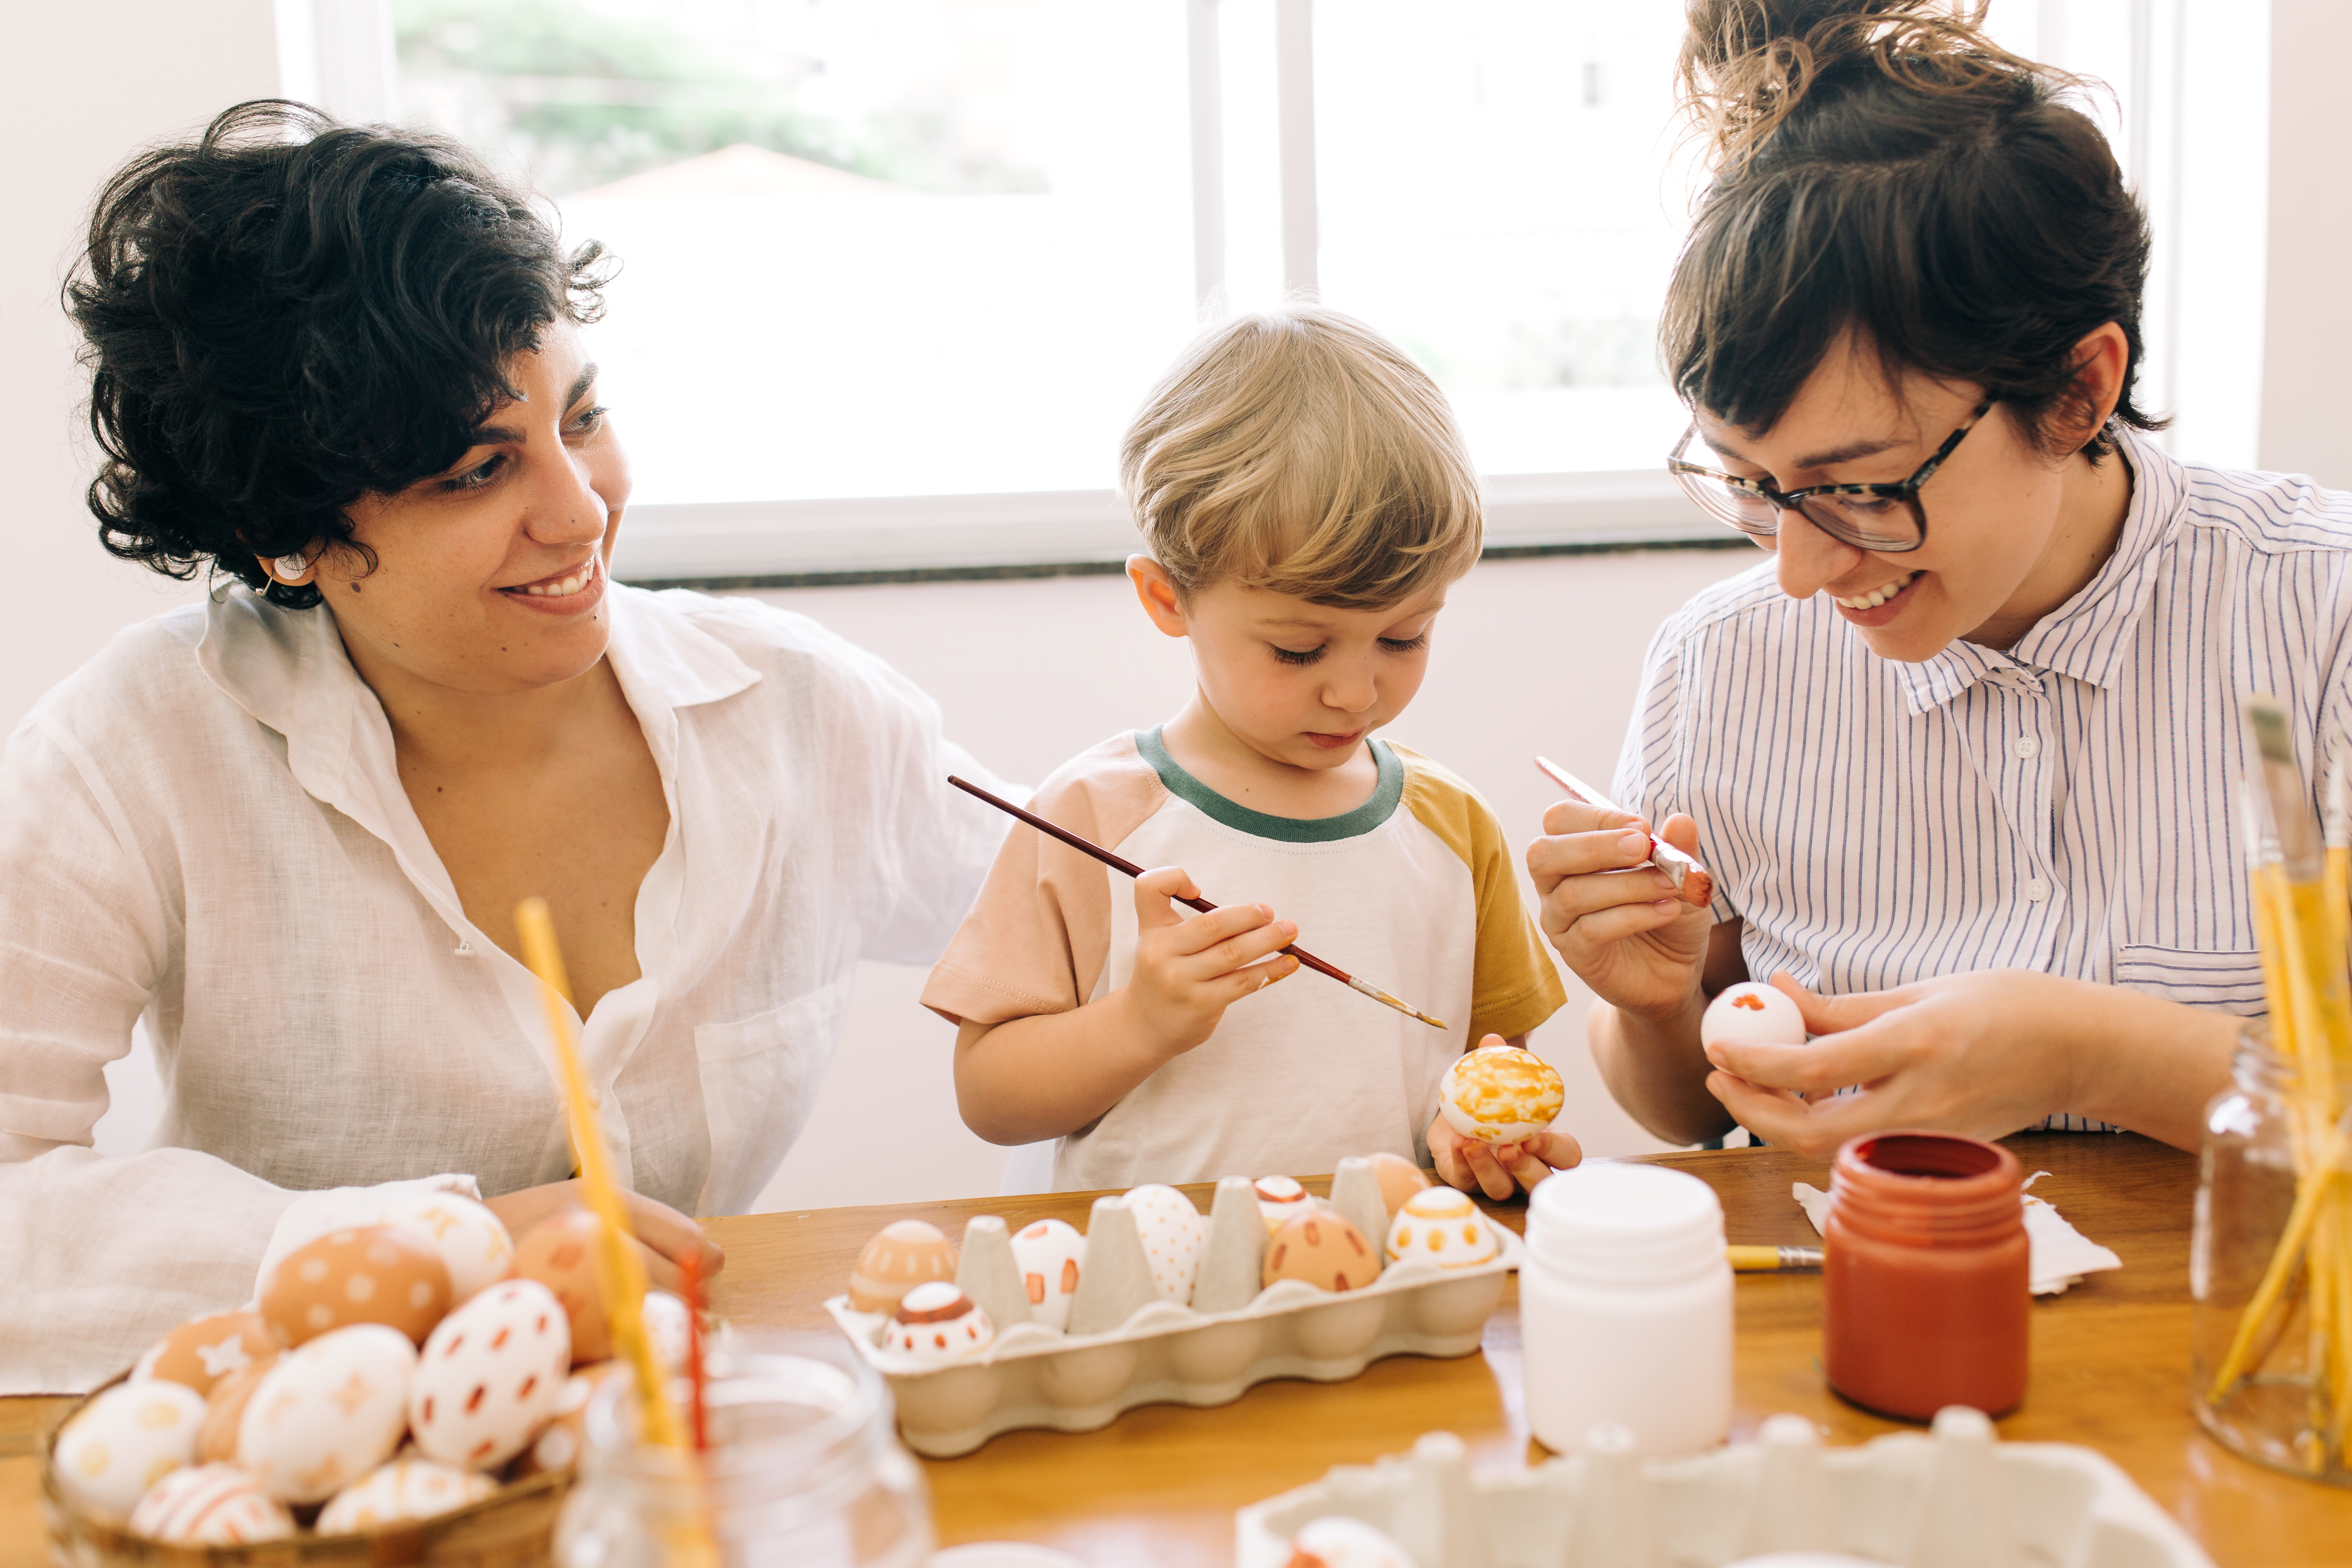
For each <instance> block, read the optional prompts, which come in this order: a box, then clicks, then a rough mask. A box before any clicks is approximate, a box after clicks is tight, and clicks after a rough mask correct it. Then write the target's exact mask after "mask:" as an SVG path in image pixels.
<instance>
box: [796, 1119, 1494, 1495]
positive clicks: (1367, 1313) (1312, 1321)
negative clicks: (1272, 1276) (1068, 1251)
mask: <svg viewBox="0 0 2352 1568" xmlns="http://www.w3.org/2000/svg"><path fill="white" fill-rule="evenodd" d="M1329 1205H1330V1206H1331V1207H1332V1208H1333V1209H1336V1210H1337V1211H1339V1213H1340V1214H1341V1215H1345V1216H1346V1217H1347V1218H1348V1219H1349V1221H1350V1222H1351V1223H1352V1224H1354V1225H1355V1226H1356V1228H1357V1229H1358V1230H1360V1231H1361V1232H1362V1233H1363V1234H1364V1236H1365V1237H1366V1238H1367V1239H1368V1240H1370V1242H1371V1243H1372V1245H1373V1247H1374V1248H1375V1249H1376V1250H1378V1249H1380V1248H1381V1245H1382V1238H1384V1237H1386V1236H1387V1234H1388V1229H1389V1225H1388V1205H1387V1203H1386V1201H1385V1200H1384V1199H1383V1198H1382V1197H1381V1188H1380V1178H1379V1176H1378V1175H1377V1173H1375V1172H1374V1170H1373V1168H1372V1166H1371V1164H1370V1162H1368V1161H1364V1160H1357V1159H1349V1160H1342V1161H1340V1162H1339V1172H1338V1173H1337V1174H1336V1175H1335V1176H1334V1177H1333V1179H1332V1183H1331V1196H1330V1199H1329ZM1483 1223H1488V1224H1491V1222H1483ZM1493 1229H1494V1231H1495V1234H1496V1239H1497V1240H1498V1241H1499V1242H1500V1244H1501V1250H1500V1251H1499V1252H1497V1253H1496V1256H1495V1258H1493V1259H1491V1260H1490V1261H1488V1262H1485V1263H1480V1264H1474V1265H1470V1266H1467V1267H1464V1268H1440V1267H1438V1266H1437V1265H1435V1264H1433V1263H1423V1262H1416V1261H1408V1262H1403V1263H1391V1264H1389V1265H1388V1266H1387V1267H1386V1268H1383V1269H1382V1270H1381V1275H1380V1278H1379V1279H1376V1280H1374V1281H1373V1282H1372V1283H1371V1284H1370V1285H1369V1286H1367V1287H1365V1288H1364V1289H1360V1290H1349V1291H1344V1292H1339V1293H1336V1294H1335V1293H1334V1292H1331V1291H1328V1290H1323V1289H1317V1288H1316V1287H1315V1286H1313V1285H1309V1284H1307V1283H1306V1282H1305V1281H1303V1280H1298V1279H1283V1280H1277V1281H1276V1283H1274V1284H1273V1285H1270V1286H1265V1288H1263V1289H1261V1288H1260V1281H1261V1279H1262V1277H1263V1271H1264V1268H1265V1249H1266V1241H1267V1237H1266V1229H1265V1219H1264V1218H1263V1217H1262V1215H1261V1214H1260V1212H1259V1209H1258V1205H1257V1194H1256V1191H1255V1187H1254V1186H1253V1185H1252V1184H1251V1182H1250V1181H1249V1179H1248V1178H1247V1177H1244V1176H1228V1177H1226V1178H1225V1179H1224V1180H1223V1181H1221V1182H1219V1183H1218V1184H1217V1194H1216V1198H1215V1201H1214V1204H1213V1208H1212V1209H1211V1212H1210V1215H1209V1226H1208V1238H1207V1241H1206V1243H1205V1244H1204V1246H1203V1247H1202V1257H1201V1267H1200V1272H1199V1275H1198V1277H1197V1278H1196V1279H1195V1281H1194V1283H1193V1287H1192V1301H1191V1303H1190V1304H1189V1305H1187V1304H1181V1303H1178V1302H1175V1301H1170V1300H1162V1299H1161V1298H1160V1294H1159V1292H1158V1290H1157V1289H1155V1287H1154V1286H1153V1284H1152V1279H1151V1270H1150V1264H1149V1262H1148V1260H1147V1258H1146V1257H1145V1254H1144V1247H1143V1238H1142V1236H1141V1233H1140V1232H1139V1230H1138V1229H1137V1227H1136V1222H1135V1215H1133V1214H1132V1213H1131V1212H1129V1208H1128V1205H1127V1203H1126V1200H1124V1199H1123V1198H1097V1199H1096V1200H1095V1205H1094V1213H1093V1215H1092V1216H1091V1217H1090V1218H1089V1219H1088V1221H1087V1260H1086V1265H1085V1267H1084V1268H1083V1269H1082V1270H1081V1271H1080V1274H1079V1278H1078V1286H1077V1289H1076V1293H1075V1294H1074V1295H1073V1296H1072V1297H1071V1299H1070V1328H1069V1331H1068V1332H1063V1331H1058V1330H1055V1329H1052V1328H1049V1327H1047V1326H1046V1325H1045V1324H1043V1323H1039V1322H1035V1321H1031V1319H1030V1315H1029V1298H1028V1294H1027V1292H1026V1291H1025V1290H1024V1289H1023V1287H1022V1281H1021V1273H1020V1270H1019V1268H1017V1267H1016V1266H1015V1264H1014V1262H1013V1247H1012V1238H1011V1237H1010V1235H1009V1234H1008V1233H1007V1231H1006V1229H1005V1226H1004V1221H1003V1220H1002V1219H1000V1218H998V1217H997V1216H996V1215H976V1216H974V1217H973V1218H972V1219H971V1222H970V1223H969V1224H968V1225H967V1226H965V1228H964V1240H963V1253H962V1258H961V1263H960V1266H959V1267H958V1268H957V1271H956V1283H957V1284H958V1285H959V1286H960V1287H961V1288H962V1289H963V1292H964V1294H965V1295H967V1296H969V1297H971V1299H972V1300H974V1301H975V1302H977V1303H979V1305H980V1307H981V1309H982V1310H984V1311H985V1312H987V1313H988V1315H989V1319H990V1321H992V1322H993V1323H994V1324H995V1325H996V1337H995V1339H994V1340H993V1341H992V1342H991V1343H990V1344H989V1345H988V1346H987V1347H986V1348H985V1349H983V1350H981V1351H979V1352H975V1353H973V1354H971V1355H970V1356H967V1357H964V1358H961V1359H960V1360H957V1361H954V1362H950V1363H947V1364H945V1365H917V1364H915V1363H910V1362H909V1361H908V1360H907V1359H906V1358H904V1357H903V1356H901V1355H899V1354H898V1353H896V1352H892V1351H890V1350H888V1349H887V1348H886V1347H885V1346H884V1345H883V1344H882V1343H881V1340H882V1332H883V1330H884V1328H885V1326H886V1325H887V1323H888V1321H889V1320H888V1319H887V1317H886V1316H884V1315H883V1314H881V1313H877V1312H861V1311H858V1310H856V1309H855V1308H853V1307H851V1306H850V1304H849V1299H848V1298H847V1297H846V1296H836V1297H835V1298H834V1299H833V1300H829V1301H827V1302H826V1303H825V1308H826V1310H828V1311H830V1312H832V1314H833V1317H834V1321H835V1322H836V1323H838V1324H840V1325H841V1330H842V1331H843V1332H844V1333H845V1334H847V1335H848V1336H849V1339H850V1341H851V1342H852V1343H854V1344H856V1346H857V1347H858V1349H859V1350H860V1351H861V1352H863V1353H864V1355H865V1357H866V1361H867V1362H868V1363H871V1364H872V1365H873V1367H874V1368H875V1370H876V1371H877V1372H879V1373H881V1374H882V1375H883V1377H884V1378H885V1380H887V1382H888V1384H889V1385H890V1392H891V1394H892V1395H893V1397H895V1398H896V1400H897V1401H898V1427H899V1432H900V1435H901V1436H903V1437H904V1438H905V1440H906V1444H907V1446H908V1447H909V1448H912V1449H913V1450H914V1451H915V1452H917V1453H919V1454H922V1455H925V1456H927V1457H929V1458H954V1457H955V1456H956V1455H958V1454H968V1453H970V1452H971V1451H972V1450H973V1449H974V1448H977V1447H980V1446H981V1445H982V1443H985V1442H987V1441H988V1440H989V1439H990V1438H991V1437H993V1436H996V1435H997V1434H998V1433H1000V1432H1011V1431H1015V1430H1018V1429H1020V1428H1023V1427H1037V1426H1043V1427H1047V1428H1050V1429H1052V1430H1055V1431H1059V1432H1091V1431H1094V1430H1095V1429H1097V1427H1102V1426H1108V1425H1110V1423H1111V1422H1113V1421H1114V1420H1117V1419H1118V1416H1119V1415H1121V1414H1122V1413H1123V1412H1125V1411H1129V1410H1132V1409H1134V1408H1135V1407H1136V1406H1138V1405H1202V1406H1204V1405H1225V1404H1229V1403H1231V1402H1232V1401H1234V1400H1235V1399H1238V1398H1240V1397H1241V1395H1242V1394H1243V1392H1244V1390H1246V1389H1248V1388H1249V1387H1250V1386H1251V1385H1253V1384H1259V1383H1264V1382H1265V1381H1266V1380H1267V1379H1269V1378H1277V1377H1295V1378H1305V1379H1307V1380H1308V1381H1310V1382H1315V1383H1337V1382H1339V1381H1341V1380H1343V1379H1346V1378H1350V1377H1353V1376H1355V1375H1356V1374H1357V1373H1360V1372H1362V1371H1363V1370H1364V1368H1365V1367H1366V1366H1368V1365H1370V1363H1373V1362H1375V1361H1378V1360H1380V1359H1381V1357H1383V1356H1391V1355H1422V1356H1436V1357H1449V1356H1463V1355H1468V1354H1469V1353H1470V1352H1473V1351H1475V1350H1476V1349H1477V1348H1478V1343H1479V1340H1480V1337H1481V1335H1482V1334H1483V1332H1484V1331H1485V1328H1486V1319H1487V1317H1488V1315H1489V1314H1491V1313H1492V1312H1493V1311H1494V1310H1495V1306H1496V1303H1497V1302H1499V1301H1500V1300H1502V1297H1503V1286H1504V1283H1505V1280H1504V1277H1505V1276H1506V1275H1507V1274H1508V1273H1509V1272H1510V1270H1511V1269H1513V1268H1517V1266H1518V1259H1519V1251H1520V1242H1519V1239H1518V1237H1516V1236H1513V1235H1512V1234H1511V1233H1510V1232H1509V1231H1507V1230H1505V1229H1504V1228H1503V1227H1502V1226H1493Z"/></svg>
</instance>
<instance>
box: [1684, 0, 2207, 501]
mask: <svg viewBox="0 0 2352 1568" xmlns="http://www.w3.org/2000/svg"><path fill="white" fill-rule="evenodd" d="M1983 15H1984V7H1983V5H1982V3H1981V0H1690V4H1689V6H1688V12H1687V16H1688V23H1689V26H1688V31H1687V33H1686V35H1685V42H1684V45H1683V51H1682V61H1681V78H1682V97H1683V103H1684V106H1685V109H1686V110H1688V111H1689V112H1690V113H1691V115H1692V117H1693V118H1694V120H1696V122H1697V123H1698V125H1699V127H1700V129H1701V132H1703V134H1704V135H1705V136H1706V140H1707V142H1709V144H1710V145H1709V152H1710V153H1711V154H1712V157H1711V162H1712V164H1713V171H1714V176H1715V178H1714V182H1713V184H1712V185H1711V186H1710V187H1709V189H1708V190H1707V192H1706V195H1705V196H1704V197H1703V198H1702V200H1701V203H1700V206H1699V211H1698V215H1697V219H1696V224H1695V225H1694V226H1693V228H1692V231H1691V237H1690V239H1689V242H1688V243H1687V244H1686V245H1685V247H1684V250H1683V254H1682V257H1681V259H1680V260H1679V261H1678V262H1677V263H1676V264H1675V275H1674V281H1673V282H1672V283H1671V284H1670V285H1669V286H1668V289H1667V295H1666V304H1665V310H1664V314H1663V317H1662V319H1661V321H1660V323H1659V342H1660V347H1661V349H1662V351H1663V353H1664V358H1665V362H1666V365H1667V370H1668V373H1669V374H1670V375H1671V376H1672V377H1673V379H1674V383H1675V389H1676V390H1677V391H1679V392H1680V393H1681V394H1682V395H1684V397H1685V398H1686V399H1688V400H1689V401H1690V402H1692V403H1693V404H1695V405H1697V406H1699V407H1702V408H1706V409H1709V410H1711V411H1713V412H1714V413H1715V414H1717V415H1718V416H1721V417H1723V418H1725V419H1727V420H1728V421H1730V422H1731V423H1732V424H1734V425H1738V426H1743V427H1745V428H1748V429H1751V430H1760V429H1769V427H1770V426H1772V425H1774V424H1775V423H1777V422H1778V421H1779V419H1780V416H1781V415H1782V414H1784V413H1786V412H1787V411H1788V408H1789V405H1790V403H1791V402H1793V401H1794V400H1795V398H1796V395H1797V393H1798V391H1799V389H1800V388H1801V387H1802V386H1803V385H1804V384H1805V380H1806V378H1807V377H1808V376H1810V375H1811V374H1812V372H1813V370H1814V367H1815V366H1817V365H1818V364H1819V363H1821V360H1822V355H1823V354H1825V353H1828V351H1829V349H1830V347H1831V345H1832V344H1833V343H1835V342H1837V341H1838V339H1839V336H1840V334H1841V333H1843V332H1845V331H1849V330H1851V331H1853V332H1854V333H1855V334H1856V335H1857V337H1859V338H1860V339H1861V340H1863V342H1864V343H1865V345H1866V346H1867V349H1868V351H1869V352H1874V353H1875V354H1876V355H1877V357H1878V359H1879V363H1881V364H1882V365H1883V366H1884V367H1885V370H1886V371H1887V372H1888V373H1889V374H1896V373H1899V372H1901V371H1903V370H1905V369H1906V368H1910V369H1917V370H1921V371H1925V372H1927V373H1928V374H1931V375H1937V376H1941V377H1946V378H1949V379H1952V380H1956V381H1965V382H1969V383H1973V384H1976V385H1979V386H1981V387H1983V388H1984V390H1985V392H1986V393H1987V394H1988V395H1990V396H1992V397H1996V398H1999V399H2000V401H2001V402H2003V403H2005V404H2007V405H2009V406H2010V407H2011V409H2012V410H2013V411H2014V412H2015V413H2016V414H2017V416H2019V418H2020V419H2021V420H2022V421H2023V423H2024V424H2025V426H2026V427H2027V429H2028V430H2029V431H2030V432H2031V433H2032V437H2033V438H2034V440H2035V442H2036V444H2037V445H2038V446H2040V447H2042V450H2043V451H2044V452H2045V453H2047V454H2048V455H2050V456H2052V457H2057V456H2061V455H2063V453H2065V452H2071V451H2074V450H2080V451H2083V452H2084V453H2086V454H2088V455H2089V457H2090V458H2091V459H2092V460H2093V461H2094V462H2095V461H2097V460H2098V459H2099V458H2103V457H2105V455H2106V453H2107V452H2108V451H2109V450H2110V449H2111V448H2112V447H2113V444H2114V443H2113V437H2112V436H2111V435H2110V434H2109V430H2108V429H2107V428H2105V427H2103V428H2101V429H2099V430H2097V431H2095V432H2094V433H2093V434H2092V436H2091V437H2089V438H2088V439H2087V440H2086V441H2083V442H2080V443H2079V444H2078V443H2074V442H2073V441H2071V439H2069V440H2061V439H2060V438H2059V437H2055V436H2054V435H2053V433H2052V427H2053V426H2054V425H2056V424H2058V423H2060V420H2059V418H2058V417H2057V416H2060V415H2061V414H2063V415H2065V416H2068V417H2067V418H2066V419H2065V420H2064V423H2066V424H2069V425H2071V424H2073V423H2074V418H2073V417H2072V416H2074V415H2076V414H2078V413H2079V412H2083V410H2082V409H2081V408H2080V401H2081V397H2082V391H2081V387H2080V379H2079V378H2080V366H2079V365H2078V364H2077V363H2076V360H2075V345H2076V344H2077V343H2079V342H2081V341H2082V340H2083V339H2084V337H2085V336H2087V335H2088V334H2089V333H2091V332H2093V331H2096V330H2097V329H2098V328H2099V327H2101V326H2103V325H2105V323H2107V322H2109V321H2113V322H2116V324H2117V325H2119V326H2120V327H2121V328H2122V329H2123V331H2124V337H2125V339H2126V342H2127V343H2128V345H2129V358H2128V361H2127V364H2126V373H2125V378H2124V392H2123V395H2122V397H2121V399H2120V400H2119V401H2118V403H2117V405H2116V409H2115V412H2114V415H2113V416H2112V419H2111V424H2119V425H2128V426H2135V427H2137V428H2138V429H2142V430H2150V429H2157V428H2160V427H2161V426H2162V425H2163V423H2164V422H2163V421H2162V420H2160V419H2157V418H2153V417H2151V416H2149V415H2148V414H2147V412H2146V411H2145V410H2143V409H2142V408H2141V407H2140V406H2139V405H2138V403H2137V401H2136V399H2135V397H2134V381H2135V380H2136V378H2137V374H2138V371H2139V366H2140V358H2141V353H2142V348H2141V340H2140V294H2141V290H2142V289H2143V287H2144V286H2145V285H2146V282H2147V264H2148V233H2147V219H2146V218H2145V217H2144V216H2142V214H2141V212H2140V208H2139V204H2138V203H2137V201H2135V200H2134V199H2133V197H2132V194H2131V192H2130V190H2129V189H2128V188H2127V187H2126V185H2125V184H2124V178H2123V174H2122V171H2121V170H2119V169H2118V168H2117V167H2116V160H2115V154H2114V153H2112V152H2111V151H2109V149H2108V147H2107V143H2106V139H2105V137H2103V136H2101V135H2100V134H2099V131H2098V127H2097V126H2095V125H2094V124H2093V123H2092V122H2091V121H2090V120H2089V119H2088V118H2087V117H2086V116H2084V114H2083V113H2082V112H2081V111H2079V110H2075V109H2074V108H2072V107H2070V106H2069V105H2068V104H2067V103H2066V102H2065V101H2064V97H2065V95H2066V94H2068V93H2069V92H2071V91H2074V90H2077V89H2081V88H2083V87H2084V86H2085V85H2086V84H2084V83H2083V82H2081V81H2080V80H2078V79H2075V78H2074V77H2071V76H2068V75H2066V74H2065V73H2063V72H2062V71H2057V70H2054V69H2053V68H2049V67H2046V66H2041V65H2036V64H2034V63H2033V62H2032V61H2030V60H2025V59H2021V58H2019V57H2017V56H2015V55H2012V54H2011V53H2009V52H2008V51H2006V50H2004V49H2002V48H2000V47H1999V46H1998V45H1996V44H1994V43H1993V42H1992V41H1991V40H1990V38H1988V37H1986V36H1985V34H1984V32H1983V30H1982V24H1983Z"/></svg>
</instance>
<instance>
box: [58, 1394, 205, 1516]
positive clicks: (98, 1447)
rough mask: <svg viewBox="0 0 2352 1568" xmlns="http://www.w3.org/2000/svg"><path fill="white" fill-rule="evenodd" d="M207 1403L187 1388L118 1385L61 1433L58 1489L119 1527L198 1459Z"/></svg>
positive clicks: (86, 1510) (95, 1400) (102, 1395)
mask: <svg viewBox="0 0 2352 1568" xmlns="http://www.w3.org/2000/svg"><path fill="white" fill-rule="evenodd" d="M204 1419H205V1402H204V1399H203V1396H202V1395H200V1394H197V1393H196V1391H195V1390H194V1389H193V1388H190V1387H188V1386H187V1385H186V1384H179V1383H165V1382H161V1381H158V1380H155V1379H152V1378H149V1379H142V1381H140V1382H138V1383H119V1384H115V1385H114V1386H113V1387H112V1388H110V1389H108V1390H107V1391H106V1392H105V1393H103V1394H100V1395H99V1396H98V1397H97V1398H95V1399H92V1400H91V1401H90V1402H89V1404H87V1405H83V1406H82V1407H81V1408H80V1409H79V1411H77V1412H75V1414H74V1418H73V1419H72V1420H70V1421H68V1422H67V1423H66V1426H65V1430H64V1431H62V1432H60V1433H58V1446H57V1457H56V1471H57V1478H58V1487H60V1488H61V1489H63V1490H64V1492H65V1494H66V1495H67V1496H68V1497H69V1498H71V1499H73V1500H74V1501H75V1502H76V1503H77V1504H79V1506H80V1508H81V1509H82V1510H83V1511H84V1512H86V1513H90V1514H94V1515H96V1516H97V1517H98V1518H100V1519H104V1520H110V1521H113V1522H115V1523H118V1524H119V1523H121V1521H124V1520H125V1519H128V1518H129V1517H130V1515H131V1510H132V1509H133V1508H134V1507H136V1506H137V1505H138V1502H139V1499H140V1497H141V1496H142V1494H144V1493H145V1491H146V1490H147V1489H148V1488H149V1487H152V1486H153V1485H154V1484H155V1483H156V1482H157V1481H159V1480H162V1479H163V1477H164V1476H166V1475H167V1474H169V1473H170V1472H172V1471H173V1470H176V1469H178V1468H180V1467H181V1466H183V1465H187V1464H192V1463H194V1460H195V1457H196V1431H197V1428H198V1427H200V1426H203V1425H204Z"/></svg>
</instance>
